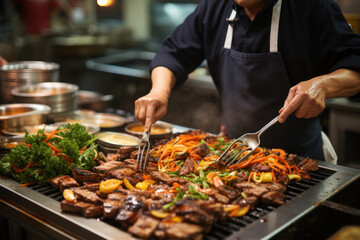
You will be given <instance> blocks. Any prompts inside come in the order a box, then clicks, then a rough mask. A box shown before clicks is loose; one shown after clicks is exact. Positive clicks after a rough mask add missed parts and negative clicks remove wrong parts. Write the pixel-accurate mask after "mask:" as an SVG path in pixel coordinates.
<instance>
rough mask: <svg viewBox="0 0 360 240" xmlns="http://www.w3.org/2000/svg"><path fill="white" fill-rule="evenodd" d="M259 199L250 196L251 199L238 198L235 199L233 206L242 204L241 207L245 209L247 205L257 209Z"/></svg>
mask: <svg viewBox="0 0 360 240" xmlns="http://www.w3.org/2000/svg"><path fill="white" fill-rule="evenodd" d="M258 201H259V198H258V197H256V196H250V197H246V198H243V197H238V198H237V199H235V200H234V201H233V202H232V203H233V204H240V205H241V206H243V207H245V206H247V205H250V206H251V208H253V207H255V205H256V204H257V203H258Z"/></svg>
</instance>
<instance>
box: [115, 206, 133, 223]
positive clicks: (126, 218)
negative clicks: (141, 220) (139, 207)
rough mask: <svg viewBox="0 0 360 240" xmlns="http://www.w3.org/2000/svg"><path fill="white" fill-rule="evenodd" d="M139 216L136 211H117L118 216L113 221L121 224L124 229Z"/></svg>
mask: <svg viewBox="0 0 360 240" xmlns="http://www.w3.org/2000/svg"><path fill="white" fill-rule="evenodd" d="M138 217H139V214H138V212H136V211H129V210H126V209H121V208H120V210H119V213H118V215H117V216H116V218H115V220H116V221H117V222H119V223H120V224H121V226H123V227H124V228H128V227H129V226H131V225H133V224H134V223H135V222H136V220H137V219H138Z"/></svg>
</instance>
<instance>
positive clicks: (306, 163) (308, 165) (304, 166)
mask: <svg viewBox="0 0 360 240" xmlns="http://www.w3.org/2000/svg"><path fill="white" fill-rule="evenodd" d="M297 166H298V168H299V169H300V170H303V171H306V172H315V171H317V170H319V165H318V162H317V161H315V160H313V159H311V158H309V157H307V158H305V159H304V160H303V161H301V162H300V163H299V164H298V165H297Z"/></svg>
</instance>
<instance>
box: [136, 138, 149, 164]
mask: <svg viewBox="0 0 360 240" xmlns="http://www.w3.org/2000/svg"><path fill="white" fill-rule="evenodd" d="M149 137H150V133H149V132H144V134H143V136H142V138H141V141H140V144H139V149H138V153H137V164H138V170H144V169H145V168H146V165H147V160H148V156H149V151H150V142H149Z"/></svg>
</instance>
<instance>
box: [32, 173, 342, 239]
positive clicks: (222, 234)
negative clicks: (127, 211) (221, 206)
mask: <svg viewBox="0 0 360 240" xmlns="http://www.w3.org/2000/svg"><path fill="white" fill-rule="evenodd" d="M334 172H335V171H332V170H329V169H325V168H320V169H319V171H317V172H315V173H310V176H311V179H309V180H308V179H302V180H301V181H300V182H297V183H291V184H289V185H288V186H287V189H286V191H285V196H286V198H285V201H286V202H289V201H291V200H292V199H293V198H295V197H298V196H301V195H302V194H303V193H304V192H305V191H306V190H307V189H309V188H311V187H313V186H315V185H316V184H317V183H319V182H321V181H323V180H325V179H326V178H327V177H329V176H331V175H332V174H333V173H334ZM29 188H31V189H32V190H35V191H37V192H39V193H41V194H43V195H46V196H48V197H50V198H52V199H55V200H56V201H59V202H60V201H61V200H62V199H63V197H62V194H61V192H59V189H55V188H53V187H52V186H51V185H49V184H45V185H32V186H29ZM276 208H277V206H269V205H263V204H260V205H257V206H256V207H255V209H253V210H251V211H250V212H249V213H248V214H246V215H245V216H242V217H240V218H230V219H227V220H225V221H218V222H217V223H215V224H214V225H213V227H212V229H211V231H210V232H209V233H207V234H206V235H205V238H204V239H208V240H216V239H225V238H226V237H228V236H230V235H232V234H234V233H236V232H238V231H242V230H243V229H244V228H246V227H247V226H248V225H249V224H251V223H253V222H255V221H257V220H259V219H260V221H266V219H264V218H263V217H265V216H266V215H267V214H268V213H270V212H272V211H274V210H275V209H276ZM107 223H108V224H111V225H113V226H116V227H117V224H116V223H115V222H107Z"/></svg>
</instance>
